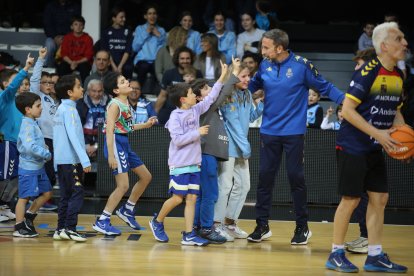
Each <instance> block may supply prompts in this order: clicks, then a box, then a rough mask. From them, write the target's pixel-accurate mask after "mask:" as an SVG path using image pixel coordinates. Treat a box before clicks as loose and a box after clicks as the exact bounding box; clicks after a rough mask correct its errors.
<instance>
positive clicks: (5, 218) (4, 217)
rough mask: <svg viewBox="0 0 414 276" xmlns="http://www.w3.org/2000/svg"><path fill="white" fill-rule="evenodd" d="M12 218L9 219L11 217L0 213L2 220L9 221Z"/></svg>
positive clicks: (0, 219)
mask: <svg viewBox="0 0 414 276" xmlns="http://www.w3.org/2000/svg"><path fill="white" fill-rule="evenodd" d="M9 220H10V219H9V217H6V216H3V215H0V222H7V221H9Z"/></svg>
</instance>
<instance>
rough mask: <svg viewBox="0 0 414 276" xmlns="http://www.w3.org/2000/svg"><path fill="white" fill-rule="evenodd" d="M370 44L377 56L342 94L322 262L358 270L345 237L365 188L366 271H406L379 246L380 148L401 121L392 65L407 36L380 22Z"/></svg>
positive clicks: (383, 196)
mask: <svg viewBox="0 0 414 276" xmlns="http://www.w3.org/2000/svg"><path fill="white" fill-rule="evenodd" d="M372 40H373V45H374V48H375V52H376V54H377V58H375V59H373V60H371V61H369V62H367V63H365V64H364V65H363V66H362V67H361V68H360V69H359V70H357V71H356V72H355V73H354V75H353V78H352V81H351V84H350V87H349V89H348V92H347V94H346V96H345V100H344V103H343V107H342V115H343V116H344V118H345V120H344V122H343V123H342V125H341V128H340V130H339V133H338V136H337V146H336V147H337V162H338V173H339V183H338V191H339V193H340V194H341V196H342V198H341V202H340V203H339V206H338V208H337V210H336V213H335V218H334V231H333V244H332V253H331V254H330V256H329V259H328V261H327V262H326V268H328V269H332V270H336V271H340V272H358V267H356V266H355V265H354V264H352V263H351V262H350V261H349V260H348V259H347V258H346V256H345V251H344V239H345V235H346V232H347V229H348V224H349V219H350V217H351V215H352V212H353V211H354V209H355V207H356V206H357V205H358V202H359V200H360V197H361V195H362V194H363V192H364V191H365V190H366V191H367V192H368V195H369V202H368V210H367V227H368V257H367V259H366V261H365V265H364V270H365V271H379V272H405V271H407V267H405V266H402V265H398V264H395V263H393V262H391V261H390V259H389V257H388V255H387V254H386V253H384V252H383V251H382V245H381V244H382V229H383V223H384V208H385V205H386V204H387V201H388V185H387V175H386V167H385V160H384V155H383V152H382V148H384V149H386V150H393V149H394V148H395V146H396V144H397V143H398V142H397V141H395V140H394V139H392V138H391V136H390V133H391V132H392V127H393V126H398V125H403V124H404V118H403V117H402V115H401V112H400V107H401V100H402V99H401V95H402V84H403V73H402V72H401V70H399V69H398V68H397V67H396V65H397V62H398V60H401V59H404V57H405V53H406V50H407V41H406V40H405V38H404V34H403V33H402V32H401V31H400V30H399V28H398V25H397V24H396V23H383V24H381V25H378V26H377V27H376V28H375V29H374V33H373V39H372Z"/></svg>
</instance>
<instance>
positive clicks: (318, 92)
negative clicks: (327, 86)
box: [309, 88, 321, 97]
mask: <svg viewBox="0 0 414 276" xmlns="http://www.w3.org/2000/svg"><path fill="white" fill-rule="evenodd" d="M309 90H312V91H313V92H315V93H316V94H317V95H318V97H320V96H321V92H320V91H319V90H317V89H315V88H309Z"/></svg>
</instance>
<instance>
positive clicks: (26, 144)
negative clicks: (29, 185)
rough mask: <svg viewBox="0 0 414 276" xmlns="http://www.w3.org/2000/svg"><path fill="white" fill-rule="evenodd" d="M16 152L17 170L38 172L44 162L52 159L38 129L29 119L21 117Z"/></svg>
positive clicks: (33, 121)
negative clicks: (17, 153)
mask: <svg viewBox="0 0 414 276" xmlns="http://www.w3.org/2000/svg"><path fill="white" fill-rule="evenodd" d="M17 150H18V151H19V153H20V155H19V168H22V169H25V170H31V171H35V170H40V169H41V168H43V166H44V164H45V163H46V161H49V160H50V159H51V158H52V154H51V153H50V151H49V150H48V149H47V147H46V143H45V138H44V137H43V133H42V131H41V130H40V127H39V126H38V125H37V123H36V121H35V120H33V119H32V118H29V117H23V120H22V126H21V128H20V132H19V137H18V139H17Z"/></svg>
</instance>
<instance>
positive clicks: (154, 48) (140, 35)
mask: <svg viewBox="0 0 414 276" xmlns="http://www.w3.org/2000/svg"><path fill="white" fill-rule="evenodd" d="M156 27H157V29H158V31H159V32H160V34H161V36H160V37H156V36H155V35H152V34H149V33H148V32H147V28H148V23H145V24H144V25H140V26H138V27H137V28H136V29H135V36H134V40H133V41H132V50H133V51H134V52H136V53H137V55H136V56H135V58H134V64H137V63H138V61H140V60H143V61H146V62H149V63H152V62H154V61H155V58H156V56H157V52H158V50H159V49H160V48H161V47H162V46H164V45H165V42H166V38H167V36H166V33H165V30H164V28H162V27H160V26H158V25H157V26H156Z"/></svg>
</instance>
